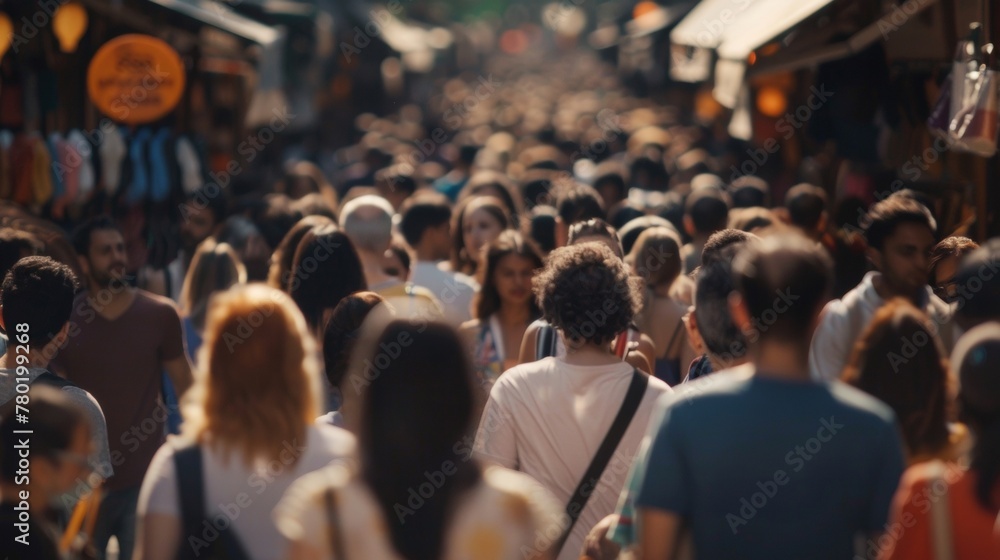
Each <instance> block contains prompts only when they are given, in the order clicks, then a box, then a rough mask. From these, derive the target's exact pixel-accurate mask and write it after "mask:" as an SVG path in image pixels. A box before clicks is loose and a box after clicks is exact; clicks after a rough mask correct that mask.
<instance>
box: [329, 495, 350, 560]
mask: <svg viewBox="0 0 1000 560" xmlns="http://www.w3.org/2000/svg"><path fill="white" fill-rule="evenodd" d="M324 498H325V499H326V516H327V521H329V528H330V550H332V551H333V557H334V558H335V559H336V560H347V551H346V549H345V548H344V531H343V527H341V524H340V512H339V511H338V509H337V506H338V504H337V493H336V491H335V490H334V489H333V488H327V490H326V492H325V493H324Z"/></svg>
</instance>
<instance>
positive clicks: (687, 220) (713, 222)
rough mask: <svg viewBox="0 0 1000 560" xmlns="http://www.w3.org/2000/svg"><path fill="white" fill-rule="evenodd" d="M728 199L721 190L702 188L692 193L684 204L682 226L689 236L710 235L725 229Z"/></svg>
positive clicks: (727, 216) (727, 217)
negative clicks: (683, 225)
mask: <svg viewBox="0 0 1000 560" xmlns="http://www.w3.org/2000/svg"><path fill="white" fill-rule="evenodd" d="M728 219H729V199H728V197H727V195H726V193H724V192H723V191H722V190H720V189H717V188H715V187H703V188H700V189H697V190H695V191H692V192H691V194H689V195H688V197H687V200H686V201H685V202H684V224H685V228H686V229H687V230H688V233H689V234H690V235H704V236H708V235H711V234H713V233H715V232H717V231H719V230H720V229H726V221H727V220H728Z"/></svg>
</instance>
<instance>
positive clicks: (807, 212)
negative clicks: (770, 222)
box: [785, 183, 827, 231]
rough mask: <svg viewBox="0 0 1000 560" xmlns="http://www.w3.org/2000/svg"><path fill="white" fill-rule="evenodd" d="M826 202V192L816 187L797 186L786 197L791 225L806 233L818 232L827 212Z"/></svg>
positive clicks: (808, 185) (786, 207) (807, 185)
mask: <svg viewBox="0 0 1000 560" xmlns="http://www.w3.org/2000/svg"><path fill="white" fill-rule="evenodd" d="M826 200H827V197H826V191H824V190H823V189H821V188H820V187H817V186H816V185H810V184H808V183H801V184H798V185H795V186H794V187H792V188H791V189H789V190H788V193H787V194H786V195H785V210H787V212H788V221H789V223H791V224H792V225H793V226H796V227H799V228H802V229H804V230H806V231H816V230H817V229H818V228H819V227H820V226H821V220H822V218H823V213H824V212H826Z"/></svg>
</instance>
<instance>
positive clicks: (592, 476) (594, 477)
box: [552, 368, 649, 557]
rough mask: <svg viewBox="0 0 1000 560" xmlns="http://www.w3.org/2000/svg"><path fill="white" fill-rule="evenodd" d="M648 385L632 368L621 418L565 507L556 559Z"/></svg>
mask: <svg viewBox="0 0 1000 560" xmlns="http://www.w3.org/2000/svg"><path fill="white" fill-rule="evenodd" d="M648 385H649V376H647V375H646V374H644V373H639V370H637V369H635V368H633V369H632V381H631V383H629V386H628V390H627V391H626V392H625V400H624V401H622V406H621V408H619V409H618V415H617V416H615V419H614V421H613V422H612V423H611V427H610V428H609V429H608V433H607V435H605V436H604V441H602V442H601V446H600V447H599V448H598V449H597V453H595V454H594V458H593V459H591V461H590V466H589V467H587V472H585V473H584V474H583V478H581V479H580V483H579V484H578V485H577V487H576V490H575V491H574V492H573V496H572V497H571V498H570V500H569V503H568V504H566V515H568V516H569V525H568V526H567V527H566V529H565V530H564V531H563V534H562V536H561V537H560V538H559V540H558V541H556V544H555V546H554V547H553V549H552V551H553V552H554V554H553V557H556V556H558V555H559V552H560V551H561V550H562V548H563V546H564V545H565V544H566V539H568V538H569V535H570V533H571V532H572V531H573V526H574V525H576V520H577V518H578V517H579V516H580V513H582V512H583V508H584V507H585V506H586V505H587V500H589V499H590V495H591V494H593V493H594V490H595V489H596V488H597V483H598V482H599V481H600V480H601V475H602V474H603V473H604V469H605V468H607V466H608V463H609V462H610V461H611V456H612V455H613V454H614V452H615V449H617V448H618V444H619V443H620V442H621V440H622V437H623V436H624V435H625V430H627V429H628V427H629V424H631V423H632V418H634V417H635V413H636V411H637V410H639V404H640V403H642V397H643V395H645V394H646V387H647V386H648Z"/></svg>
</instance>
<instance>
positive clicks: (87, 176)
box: [66, 129, 96, 204]
mask: <svg viewBox="0 0 1000 560" xmlns="http://www.w3.org/2000/svg"><path fill="white" fill-rule="evenodd" d="M66 142H68V143H69V144H70V145H71V146H72V147H73V149H75V150H76V152H77V153H78V154H79V155H80V164H79V168H80V171H79V191H78V192H77V195H76V197H74V200H73V201H74V202H76V203H78V204H84V203H86V202H87V201H88V200H90V197H91V196H92V195H93V193H94V184H95V183H96V180H95V178H94V164H93V163H91V158H92V157H93V155H94V153H93V152H94V149H93V146H92V145H91V144H90V140H87V137H86V136H84V135H83V133H82V132H80V131H79V130H77V129H74V130H72V131H70V133H69V134H68V135H67V136H66Z"/></svg>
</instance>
